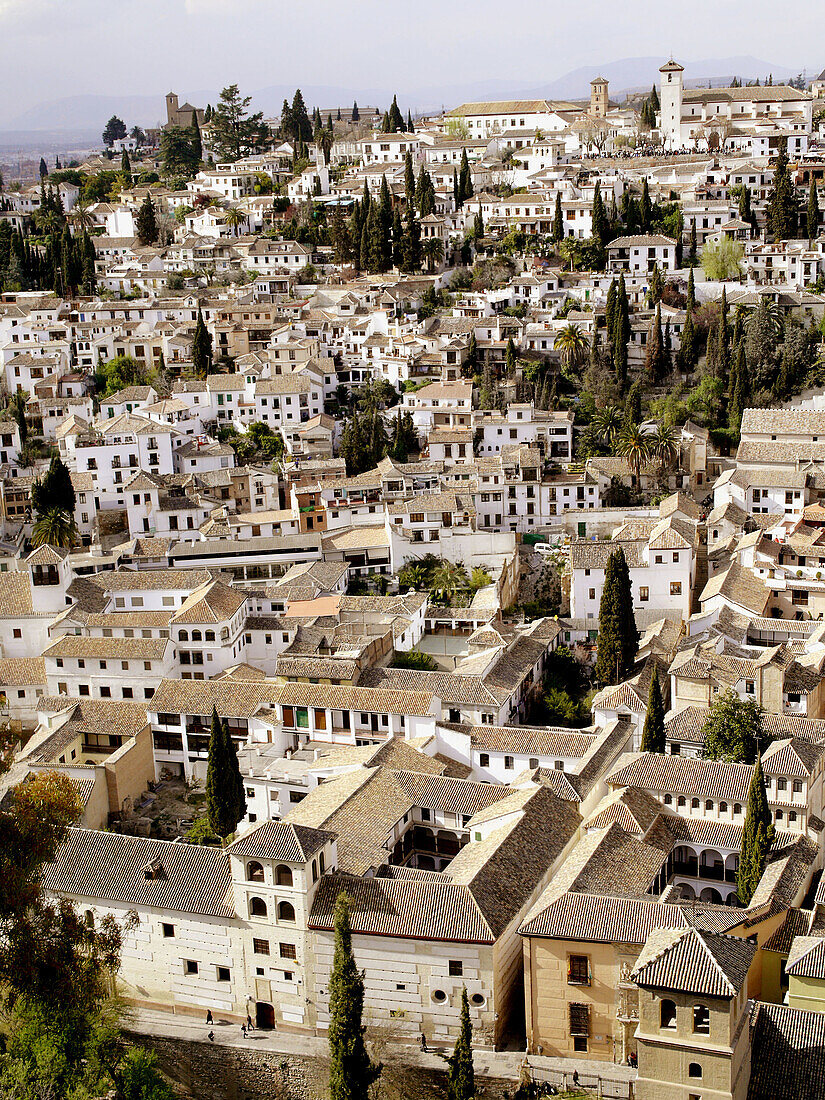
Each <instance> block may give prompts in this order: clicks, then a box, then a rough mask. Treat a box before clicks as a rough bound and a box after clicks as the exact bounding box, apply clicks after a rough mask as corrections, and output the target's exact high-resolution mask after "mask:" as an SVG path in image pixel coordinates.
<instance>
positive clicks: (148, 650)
mask: <svg viewBox="0 0 825 1100" xmlns="http://www.w3.org/2000/svg"><path fill="white" fill-rule="evenodd" d="M171 644H172V643H171V642H170V641H169V639H168V638H98V637H95V636H93V635H88V634H80V635H78V634H64V635H63V636H62V637H60V638H57V639H56V640H55V641H53V642H52V643H51V645H49V646H47V648H46V649H44V650H43V656H44V657H75V658H77V657H91V658H104V659H105V658H110V659H112V660H120V661H127V660H143V661H162V660H163V658H164V656H165V654H166V650H167V648H168V647H169V646H170V645H171Z"/></svg>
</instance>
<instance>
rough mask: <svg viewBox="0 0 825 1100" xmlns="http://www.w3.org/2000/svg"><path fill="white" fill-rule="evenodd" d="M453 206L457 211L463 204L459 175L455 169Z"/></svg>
mask: <svg viewBox="0 0 825 1100" xmlns="http://www.w3.org/2000/svg"><path fill="white" fill-rule="evenodd" d="M453 206H454V207H455V209H456V210H458V208H459V207H460V206H461V202H460V201H459V190H458V175H457V173H456V170H455V168H453Z"/></svg>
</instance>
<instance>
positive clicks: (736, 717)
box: [702, 688, 766, 764]
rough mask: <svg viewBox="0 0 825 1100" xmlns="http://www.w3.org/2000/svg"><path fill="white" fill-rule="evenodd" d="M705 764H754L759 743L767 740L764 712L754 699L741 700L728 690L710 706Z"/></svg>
mask: <svg viewBox="0 0 825 1100" xmlns="http://www.w3.org/2000/svg"><path fill="white" fill-rule="evenodd" d="M702 732H703V734H704V738H705V743H704V747H703V750H702V755H703V757H704V758H705V760H724V761H727V762H728V763H734V764H752V763H753V762H754V760H755V759H756V756H757V752H758V747H759V742H760V740H762V739H763V738H765V737H766V733H765V727H764V725H763V722H762V708H761V707H760V706H759V704H758V703H757V702H756V701H755V700H753V699H740V698H739V696H738V695H737V694H736V692H735V691H734V690H733V689H732V688H729V689H728V690H727V691H725V692H724V693H723V694H722V695H719V696H717V698H716V699H714V701H713V703H712V704H711V706H710V710H709V711H708V716H707V718H706V719H705V724H704V726H703V727H702Z"/></svg>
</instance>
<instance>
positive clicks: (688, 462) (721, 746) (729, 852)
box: [0, 57, 825, 1100]
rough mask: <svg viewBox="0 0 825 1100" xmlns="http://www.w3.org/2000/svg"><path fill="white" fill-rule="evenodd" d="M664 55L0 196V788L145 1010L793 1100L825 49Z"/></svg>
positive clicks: (314, 119) (813, 577) (806, 1083)
mask: <svg viewBox="0 0 825 1100" xmlns="http://www.w3.org/2000/svg"><path fill="white" fill-rule="evenodd" d="M658 75H659V79H658V81H657V83H656V84H655V85H654V86H653V87H652V88H651V89H650V91H649V93H647V92H646V93H644V94H639V95H636V96H634V97H627V98H626V99H623V100H622V101H617V100H615V99H612V98H611V95H610V86H609V82H608V81H607V80H606V79H605V78H603V77H602V76H600V75H599V73H598V72H595V71H594V73H593V79H592V82H591V95H590V98H589V99H588V100H584V101H550V100H515V101H500V102H466V103H462V104H460V105H458V106H453V107H446V108H445V110H444V112H443V113H438V114H432V115H427V116H421V117H412V114H411V113H410V112H408V111H406V110H403V111H402V109H401V108H400V107H399V104H398V102H397V100H396V99H393V100H392V103H391V104H389V105H370V106H368V105H361V106H360V107H359V105H358V104H357V103H354V104H352V105H350V104H347V105H344V104H340V105H338V104H335V105H329V104H320V105H317V106H313V105H311V104H310V105H307V104H305V102H304V99H303V96H302V94H301V92H300V91H296V93H295V97H294V99H293V100H292V102H291V103H290V102H288V101H285V102H284V105H283V110H282V112H281V115H280V117H279V118H265V117H263V115H262V114H260V113H257V114H256V113H254V110H253V106H254V105H252V104H250V101H249V99H248V98H246V97H245V96H244V95H243V94H242V91H240V90H239V88H238V86H237V85H230V86H229V87H227V88H225V89H224V91H223V92H222V94H221V98H220V100H219V101H218V102H216V103H215V104H205V103H204V104H195V105H193V104H191V103H189V102H187V101H183V102H181V99H180V98H179V95H178V94H176V93H175V92H170V93H169V94H168V95H167V97H166V110H167V119H166V123H165V125H163V126H161V127H159V128H158V129H157V130H144V129H141V127H139V126H134V125H132V124H131V121H130V120H129V119H126V120H122V119H120V118H118V117H113V118H112V119H110V121H109V123H108V125H107V127H106V131H105V132H104V134H103V135H102V136H103V141H102V144H101V147H100V150H99V151H98V152H96V153H95V154H94V155H91V156H89V157H88V158H86V159H85V160H83V161H82V162H79V163H77V162H75V163H71V164H66V165H61V164H60V163H59V162H58V163H55V164H50V163H49V164H47V163H46V161H45V160H43V161H41V166H40V177H39V179H38V180H36V181H35V182H28V181H24V180H22V181H12V180H6V181H5V183H4V185H3V190H2V193H0V286H1V287H2V290H0V353H2V374H1V375H0V405H1V406H2V408H0V640H1V643H2V649H1V652H0V712H1V713H0V720H2V724H3V728H4V731H5V733H4V739H5V740H4V744H5V774H4V775H3V778H2V785H3V791H2V792H0V796H2V807H0V809H2V811H3V814H4V815H5V817H6V818H7V819H8V820H9V821H13V820H15V819H14V814H13V812H12V810H13V808H14V807H15V806H17V807H20V806H22V807H23V808H24V810H25V815H27V820H28V822H29V826H28V827H33V826H32V825H31V822H32V820H34V819H35V818H38V815H39V814H40V813H41V812H42V810H43V806H44V805H49V804H50V801H49V800H50V798H51V795H50V794H49V792H50V791H51V792H52V793H53V792H54V791H55V790H56V789H58V788H59V787H60V784H61V783H62V784H63V786H62V788H60V789H62V790H63V791H64V794H65V792H66V791H68V792H69V794H70V795H71V797H72V798H73V799H75V800H76V806H75V810H74V811H73V812H71V813H69V812H68V811H67V812H66V813H65V817H64V819H61V821H60V822H59V826H60V828H59V834H55V836H56V837H57V836H58V835H59V842H57V841H56V842H55V843H54V844H53V845H52V846H51V847H50V846H49V843H48V842H47V841H46V840H42V844H43V846H44V847H43V851H44V853H46V854H44V855H43V856H42V857H41V858H40V860H39V863H38V867H37V876H38V883H39V886H38V888H39V889H41V890H42V893H43V896H44V897H45V899H46V900H47V902H48V903H49V905H51V906H53V907H54V908H53V909H50V910H48V911H49V912H51V913H60V912H63V913H64V914H65V913H73V914H75V918H76V923H77V925H78V926H80V927H82V929H84V930H85V932H84V934H86V933H88V935H90V936H91V935H92V934H93V933H94V932H95V931H98V932H100V934H101V935H109V936H114V935H115V931H114V930H115V929H116V930H117V933H116V935H117V951H118V954H119V969H117V974H116V977H115V976H114V973H112V977H111V981H112V988H113V989H115V988H116V989H117V992H118V994H119V996H120V998H121V999H122V1000H123V1002H124V1003H125V1004H126V1005H129V1006H132V1008H133V1009H134V1010H135V1011H136V1012H138V1014H140V1013H146V1014H147V1018H149V1017H151V1018H154V1017H156V1016H158V1015H159V1014H165V1017H166V1018H168V1019H170V1020H173V1019H174V1020H182V1021H184V1023H185V1024H191V1025H192V1026H193V1027H194V1026H195V1025H197V1026H198V1027H199V1028H200V1029H201V1031H202V1035H200V1041H202V1042H209V1043H212V1042H214V1041H215V1033H214V1030H213V1029H217V1028H218V1026H219V1024H231V1025H233V1034H234V1032H237V1031H238V1029H239V1028H240V1027H241V1026H243V1035H244V1038H245V1037H246V1036H247V1028H249V1029H254V1030H255V1032H256V1033H257V1032H262V1033H263V1032H267V1033H273V1034H274V1035H276V1036H279V1037H280V1038H281V1039H282V1040H284V1042H285V1043H286V1047H285V1049H288V1047H289V1043H290V1042H291V1041H294V1042H296V1043H298V1042H302V1041H304V1040H305V1039H307V1038H308V1037H312V1038H317V1037H324V1038H325V1037H326V1036H328V1035H330V1036H332V1034H333V1032H334V1031H335V1028H336V1026H338V1025H339V1024H340V1020H339V1019H338V1017H337V1016H336V1013H340V1011H341V1006H340V994H338V995H337V999H336V995H335V990H337V989H338V988H339V987H338V986H337V985H336V975H337V974H338V969H337V968H338V966H339V954H340V951H341V950H342V948H341V944H342V943H343V942H344V941H345V940H346V939H347V937H350V940H351V956H352V958H354V963H355V970H357V973H360V974H361V975H362V978H361V981H362V995H363V1022H364V1025H365V1027H366V1037H367V1040H369V1039H370V1036H371V1034H372V1032H373V1030H374V1031H376V1032H380V1034H381V1035H383V1036H385V1038H386V1041H387V1042H391V1043H395V1044H397V1047H398V1049H409V1050H410V1051H411V1052H415V1053H417V1054H418V1053H419V1052H420V1055H419V1056H420V1057H421V1058H424V1057H425V1056H428V1055H429V1053H430V1052H432V1051H443V1052H445V1053H447V1054H450V1053H451V1052H452V1051H453V1048H454V1046H455V1050H456V1052H458V1051H459V1049H460V1047H461V1044H462V1042H463V1041H464V1039H466V1036H467V1035H468V1034H469V1032H470V1031H471V1034H472V1045H473V1047H474V1048H475V1049H476V1050H477V1051H484V1052H487V1053H488V1054H489V1056H490V1063H489V1064H490V1065H495V1059H496V1057H498V1056H499V1053H501V1052H513V1051H515V1052H518V1056H519V1068H518V1074H519V1077H518V1081H517V1082H515V1081H514V1082H511V1086H512V1090H513V1093H515V1090H516V1088H519V1087H520V1089H521V1091H520V1092H519V1093H518V1095H519V1096H523V1097H525V1098H526V1097H528V1096H537V1095H544V1094H545V1093H541V1092H539V1091H537V1090H538V1089H539V1088H540V1087H544V1086H547V1087H549V1086H550V1085H552V1086H553V1087H554V1088H555V1087H556V1086H558V1087H559V1088H561V1087H562V1086H567V1085H568V1084H569V1083H575V1084H578V1083H580V1082H581V1083H586V1081H587V1080H588V1079H589V1078H588V1075H591V1077H592V1079H593V1080H596V1076H593V1075H597V1076H598V1080H599V1081H600V1082H602V1080H603V1081H604V1082H605V1084H604V1085H602V1084H600V1085H599V1089H600V1093H599V1094H600V1095H605V1096H622V1097H627V1098H628V1100H630V1097H635V1098H636V1100H669V1098H672V1100H677V1098H678V1100H710V1098H714V1100H773V1098H776V1097H778V1096H782V1097H787V1098H789V1100H796V1098H800V1100H801V1098H803V1097H804V1098H805V1100H816V1098H817V1097H823V1096H825V1054H823V1051H825V880H823V875H822V872H823V867H825V620H823V616H825V73H823V74H821V76H820V77H819V78H818V79H816V80H813V81H802V80H800V81H796V82H793V83H791V84H787V85H785V84H779V83H774V82H773V81H772V80H770V81H768V80H763V81H762V82H756V83H746V82H743V81H734V82H733V85H732V86H730V87H719V86H716V87H710V86H709V87H696V86H695V81H691V80H690V70H689V67H688V66H683V65H682V64H680V63H679V62H678V61H677V60H675V59H674V58H672V57H671V58H669V59H666V58H663V59H662V65H661V68H660V70H659V74H658ZM797 84H799V86H796V85H797ZM38 807H39V808H38ZM25 815H24V816H25ZM0 816H2V815H0ZM17 827H18V826H17V825H10V824H1V825H0V833H2V835H3V837H4V839H3V841H2V844H0V847H2V848H3V852H2V853H0V859H2V861H3V864H2V865H3V869H4V875H9V876H11V875H12V874H13V871H12V868H16V867H17V864H16V863H15V862H14V861H15V859H16V858H17V856H15V855H14V854H10V853H11V852H12V851H13V849H14V843H13V842H12V841H11V840H8V838H7V832H4V831H3V830H6V831H7V830H9V829H11V830H12V831H13V829H16V828H17ZM8 835H9V836H11V835H12V833H9V834H8ZM13 835H15V836H16V835H17V834H16V833H14V834H13ZM24 835H25V834H24ZM24 848H25V845H24ZM16 873H17V872H16V870H15V871H14V874H16ZM16 881H17V880H16V879H15V882H16ZM26 897H28V895H26ZM342 898H343V901H342ZM3 904H4V906H5V904H6V903H5V901H4V903H3ZM61 907H63V908H61ZM342 914H343V916H342ZM4 919H6V918H5V916H4ZM66 919H68V918H66ZM344 925H346V936H345V937H344V938H343V939H342V933H341V930H342V927H344ZM4 928H6V926H4ZM6 930H7V929H6ZM45 938H46V939H48V937H45ZM12 939H14V937H12ZM38 939H39V937H38V936H37V935H32V936H31V938H30V941H29V940H27V941H26V942H27V943H28V945H29V946H28V947H27V950H29V949H32V948H31V945H32V944H35V943H36V942H37V941H38ZM347 942H350V941H349V940H347ZM2 965H3V966H5V964H2ZM0 969H2V966H0ZM2 977H3V981H5V980H6V971H5V970H3V974H2ZM356 977H357V975H356ZM354 980H355V979H354ZM139 1020H140V1016H139V1015H138V1023H136V1024H135V1030H137V1031H139V1030H140V1023H139ZM336 1021H338V1023H336ZM468 1021H469V1022H468ZM359 1039H360V1032H359ZM220 1040H221V1036H220V1034H218V1041H219V1042H220ZM454 1057H455V1058H456V1059H457V1058H458V1054H456V1055H455V1056H454ZM385 1060H386V1059H385ZM452 1064H453V1063H451V1065H452ZM455 1064H458V1062H456V1063H455ZM376 1072H377V1070H376ZM574 1073H575V1077H573V1076H572V1075H573V1074H574ZM554 1075H555V1076H554ZM501 1076H506V1074H505V1073H504V1072H503V1071H502V1073H501ZM778 1077H779V1078H781V1080H782V1081H783V1085H782V1089H781V1090H778V1088H777V1079H778ZM611 1082H612V1085H610V1087H612V1088H613V1089H614V1090H618V1091H612V1092H611V1091H609V1088H608V1084H609V1083H611ZM451 1087H452V1086H451ZM530 1090H532V1091H530ZM379 1094H380V1093H379ZM546 1094H548V1095H549V1093H546ZM594 1094H595V1093H594ZM8 1095H21V1096H22V1095H24V1094H23V1093H19V1094H17V1093H9V1094H8ZM25 1095H27V1096H28V1095H29V1094H28V1093H26V1094H25ZM44 1095H45V1094H44ZM63 1095H68V1092H67V1093H64V1094H63ZM84 1095H85V1094H84ZM118 1095H120V1094H118ZM124 1095H125V1094H124ZM129 1095H137V1094H129ZM147 1095H148V1094H147ZM238 1095H240V1094H238ZM244 1095H245V1094H244ZM250 1095H251V1094H250ZM273 1095H274V1094H273ZM279 1095H280V1094H279ZM284 1095H286V1094H284ZM340 1095H343V1094H340ZM353 1095H355V1094H354V1093H353ZM358 1095H361V1094H358ZM363 1095H365V1096H366V1095H367V1094H366V1092H364V1093H363ZM428 1095H429V1094H428ZM450 1095H451V1096H455V1097H459V1096H460V1097H464V1096H465V1095H466V1096H469V1095H471V1094H470V1093H466V1094H465V1093H461V1094H459V1093H458V1092H457V1091H454V1092H451V1093H450ZM491 1095H492V1094H491Z"/></svg>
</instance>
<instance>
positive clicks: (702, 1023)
mask: <svg viewBox="0 0 825 1100" xmlns="http://www.w3.org/2000/svg"><path fill="white" fill-rule="evenodd" d="M693 1031H694V1033H695V1034H696V1035H710V1012H709V1011H708V1006H707V1005H694V1006H693Z"/></svg>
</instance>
